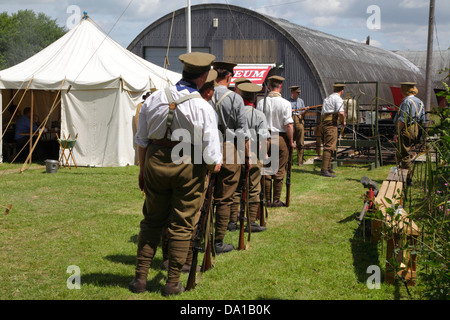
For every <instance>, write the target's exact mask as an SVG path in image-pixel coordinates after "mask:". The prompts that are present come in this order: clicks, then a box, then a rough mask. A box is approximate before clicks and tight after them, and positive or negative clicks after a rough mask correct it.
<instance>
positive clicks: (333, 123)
mask: <svg viewBox="0 0 450 320" xmlns="http://www.w3.org/2000/svg"><path fill="white" fill-rule="evenodd" d="M344 87H345V85H343V84H335V85H333V93H332V94H331V95H330V96H328V97H327V98H325V100H324V101H323V106H322V113H321V125H320V129H321V132H322V141H323V156H322V169H321V170H320V175H321V176H324V177H330V178H334V177H336V176H335V175H333V173H334V171H333V170H332V169H331V157H332V155H333V152H334V151H336V144H337V139H338V121H339V122H340V123H341V124H342V125H343V126H345V109H344V100H342V95H343V94H344Z"/></svg>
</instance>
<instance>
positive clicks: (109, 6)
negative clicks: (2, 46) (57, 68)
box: [0, 0, 450, 50]
mask: <svg viewBox="0 0 450 320" xmlns="http://www.w3.org/2000/svg"><path fill="white" fill-rule="evenodd" d="M187 2H188V1H187V0H172V1H167V0H69V1H67V0H0V12H4V11H7V12H9V13H14V12H17V11H18V10H24V9H32V10H34V11H35V12H43V13H45V14H46V15H47V16H49V17H51V18H52V19H56V20H57V22H58V24H59V25H61V26H63V25H65V26H68V27H70V24H71V21H73V17H74V15H76V14H78V12H80V11H81V14H82V12H83V11H87V12H88V14H89V16H90V17H91V18H92V19H93V20H94V21H95V22H96V23H97V24H98V25H99V26H100V27H101V28H102V29H103V30H104V31H106V32H110V36H111V38H113V39H114V40H116V41H117V42H119V43H120V44H121V45H122V46H124V47H127V46H128V45H129V44H130V43H131V42H132V41H133V39H134V38H135V37H136V36H137V35H138V34H139V33H140V32H141V31H142V30H144V29H145V28H146V27H147V26H149V25H150V24H152V23H153V22H154V21H156V20H157V19H159V18H160V17H162V16H164V15H166V14H168V13H171V12H172V11H173V10H177V9H180V8H183V7H185V6H186V5H187ZM202 3H222V4H230V5H237V6H242V5H243V3H244V2H243V1H242V0H241V1H236V0H222V1H220V0H213V1H208V0H203V1H202V0H198V1H193V0H191V5H192V6H194V5H197V4H202ZM245 7H246V8H249V9H252V10H255V11H257V12H259V13H263V14H267V15H271V16H274V17H277V18H283V19H286V20H288V21H290V22H293V23H296V24H299V25H302V26H306V27H309V28H312V29H315V30H319V31H322V32H326V33H329V34H333V35H335V36H338V37H342V38H346V39H350V40H354V41H359V42H363V41H365V39H366V37H367V36H370V38H371V44H372V45H374V46H378V47H381V48H384V49H387V50H426V48H427V34H428V16H429V0H297V1H295V0H283V1H282V0H263V1H262V0H247V1H245ZM449 17H450V1H449V0H436V26H435V37H434V49H435V50H437V49H442V50H445V49H447V48H449V47H450V18H449Z"/></svg>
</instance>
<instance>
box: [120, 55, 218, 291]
mask: <svg viewBox="0 0 450 320" xmlns="http://www.w3.org/2000/svg"><path fill="white" fill-rule="evenodd" d="M179 59H180V61H181V62H182V63H183V65H184V67H183V79H181V80H180V81H179V82H178V83H177V84H176V85H175V86H172V87H169V88H167V89H165V90H159V91H156V92H155V93H153V94H152V95H151V96H150V98H149V99H147V100H146V101H145V103H144V105H143V106H142V108H141V112H140V115H139V124H138V130H137V133H136V136H135V141H136V143H137V144H138V146H139V147H138V154H139V167H140V171H139V187H140V188H141V190H144V191H145V195H146V197H145V202H144V207H143V215H144V219H143V220H142V221H141V224H140V232H139V236H138V248H137V259H136V260H137V262H136V269H135V278H134V279H133V280H132V281H131V283H130V284H129V289H130V290H131V291H133V292H137V293H142V292H145V290H146V280H147V274H148V271H149V268H150V265H151V262H152V260H153V257H154V255H155V252H156V249H157V246H158V244H159V243H160V240H161V235H162V232H163V230H164V229H165V228H168V239H169V240H168V256H169V257H168V259H169V263H168V274H167V282H166V286H165V288H164V290H163V295H164V296H168V295H172V294H179V293H181V292H183V291H184V288H183V286H182V285H181V283H180V274H181V268H182V266H183V265H184V264H185V262H186V257H187V254H188V248H189V243H190V239H191V237H192V232H193V230H194V225H195V222H196V221H195V217H196V214H197V213H198V211H199V210H200V206H201V199H202V194H203V192H204V188H205V177H206V174H207V169H208V170H210V171H212V172H218V171H219V170H220V166H221V165H220V164H221V162H222V152H221V150H220V138H219V132H218V130H217V118H216V114H215V112H214V110H213V109H212V108H211V106H210V105H209V104H208V103H207V102H206V101H205V100H204V99H203V98H202V97H201V96H200V94H199V93H198V89H199V88H200V87H202V85H203V84H204V83H205V81H206V78H207V76H208V72H209V70H210V69H211V64H212V62H213V60H214V59H215V57H214V56H213V55H211V54H206V53H199V52H193V53H188V54H183V55H181V56H180V57H179ZM175 133H177V136H178V134H188V135H190V137H188V138H191V140H190V141H192V143H188V142H180V141H177V140H176V139H175V136H176V135H175ZM199 134H201V135H202V137H203V138H204V139H203V140H202V141H196V140H194V135H199ZM184 138H186V137H185V136H183V137H182V138H180V140H183V141H185V139H184ZM180 146H181V147H183V148H182V150H186V148H187V149H188V150H189V149H193V150H191V151H194V152H198V151H199V150H200V152H202V155H203V158H202V160H203V161H201V163H196V162H194V161H193V159H194V158H195V157H193V156H192V154H191V157H189V156H188V155H187V154H185V153H184V152H183V154H184V157H183V158H181V159H182V160H183V161H182V162H179V161H178V160H180V159H173V158H172V151H173V149H174V148H175V147H177V148H179V147H180ZM194 155H195V153H194Z"/></svg>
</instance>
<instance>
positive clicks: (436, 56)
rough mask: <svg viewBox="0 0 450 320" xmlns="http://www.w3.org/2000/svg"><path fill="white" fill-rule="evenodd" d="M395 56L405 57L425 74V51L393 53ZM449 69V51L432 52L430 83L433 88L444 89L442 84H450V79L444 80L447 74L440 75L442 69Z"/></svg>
mask: <svg viewBox="0 0 450 320" xmlns="http://www.w3.org/2000/svg"><path fill="white" fill-rule="evenodd" d="M394 52H395V53H396V54H398V55H400V56H402V57H405V58H406V59H408V60H409V61H411V62H412V63H414V64H415V65H416V66H418V67H419V69H420V70H421V71H422V72H423V74H425V71H426V66H427V51H394ZM445 68H449V69H450V50H440V51H433V67H432V71H431V72H432V81H433V86H434V88H439V89H444V86H443V84H442V83H443V82H446V83H447V84H450V79H448V78H447V79H446V76H447V75H448V73H446V72H444V73H440V72H441V70H442V69H445Z"/></svg>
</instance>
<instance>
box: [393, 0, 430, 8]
mask: <svg viewBox="0 0 450 320" xmlns="http://www.w3.org/2000/svg"><path fill="white" fill-rule="evenodd" d="M429 3H430V2H429V0H402V2H400V4H399V7H400V8H408V9H416V8H423V7H427V6H428V5H429Z"/></svg>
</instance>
